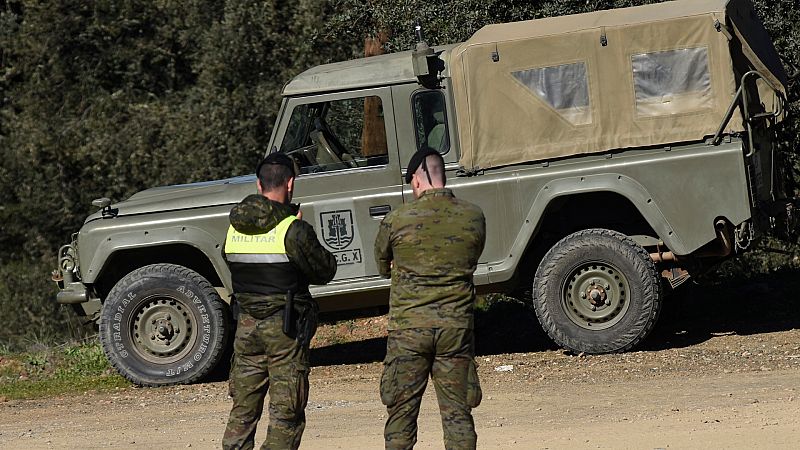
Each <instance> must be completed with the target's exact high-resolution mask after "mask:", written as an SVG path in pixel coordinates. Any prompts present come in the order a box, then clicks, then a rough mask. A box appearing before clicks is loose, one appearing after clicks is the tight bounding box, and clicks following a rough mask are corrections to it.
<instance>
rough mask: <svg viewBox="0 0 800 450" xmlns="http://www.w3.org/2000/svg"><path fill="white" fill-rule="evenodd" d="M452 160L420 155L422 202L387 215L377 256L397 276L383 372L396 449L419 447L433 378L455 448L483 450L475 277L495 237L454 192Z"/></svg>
mask: <svg viewBox="0 0 800 450" xmlns="http://www.w3.org/2000/svg"><path fill="white" fill-rule="evenodd" d="M445 181H446V180H445V175H444V162H443V160H442V157H441V155H439V153H438V152H436V151H435V150H432V149H426V150H423V151H420V152H417V153H416V154H415V155H414V156H413V157H412V158H411V162H410V163H409V167H408V171H407V174H406V182H407V183H411V187H412V190H413V193H414V197H415V198H416V200H415V201H413V202H410V203H407V204H405V205H403V206H402V207H400V208H398V209H397V210H395V211H393V212H391V213H390V214H388V215H387V216H386V217H385V218H384V220H383V222H382V223H381V226H380V229H379V231H378V236H377V238H376V241H375V259H376V260H377V261H378V264H379V268H380V272H381V274H382V275H383V276H387V277H389V276H391V279H392V288H391V296H390V306H389V337H388V340H387V346H386V347H387V348H386V360H385V361H384V369H383V376H382V377H381V386H380V392H381V401H382V402H383V404H385V405H386V406H387V410H388V416H389V417H388V419H387V420H386V426H385V428H384V438H385V441H386V448H387V449H408V448H412V447H413V446H414V444H415V443H416V441H417V416H418V414H419V407H420V403H421V402H422V394H423V393H424V392H425V388H426V386H427V383H428V377H429V376H430V377H431V379H432V380H433V384H434V387H435V388H436V397H437V399H438V401H439V412H440V414H441V416H442V428H443V430H444V443H445V447H446V448H448V449H469V448H475V445H476V441H477V435H476V434H475V425H474V423H473V421H472V408H474V407H476V406H478V404H480V401H481V388H480V384H479V383H478V374H477V372H476V369H475V360H474V354H475V353H474V335H473V322H474V320H473V309H474V303H475V287H474V285H473V282H472V275H473V273H474V272H475V268H476V266H477V264H478V257H479V256H480V254H481V252H482V251H483V246H484V243H485V240H486V222H485V219H484V216H483V212H482V211H481V209H480V208H479V207H477V206H475V205H473V204H471V203H468V202H466V201H463V200H459V199H457V198H456V197H455V196H453V192H452V191H451V190H449V189H445V188H444V185H445Z"/></svg>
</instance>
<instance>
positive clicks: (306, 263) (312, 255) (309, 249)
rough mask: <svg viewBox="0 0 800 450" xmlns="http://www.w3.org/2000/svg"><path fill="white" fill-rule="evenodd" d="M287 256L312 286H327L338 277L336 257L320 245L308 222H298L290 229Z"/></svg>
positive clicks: (287, 237)
mask: <svg viewBox="0 0 800 450" xmlns="http://www.w3.org/2000/svg"><path fill="white" fill-rule="evenodd" d="M286 254H287V255H288V256H289V260H290V261H291V262H292V263H294V265H296V266H297V267H298V268H299V269H300V270H301V271H302V272H303V275H305V277H306V279H307V280H308V282H309V283H311V284H318V285H319V284H327V283H329V282H330V281H331V280H333V277H334V276H335V275H336V257H334V256H333V253H331V252H329V251H328V250H327V249H326V248H325V247H323V246H322V244H320V242H319V240H318V239H317V233H315V232H314V227H312V226H311V225H310V224H309V223H308V222H303V221H302V220H296V221H294V223H292V226H291V227H289V230H288V232H287V234H286Z"/></svg>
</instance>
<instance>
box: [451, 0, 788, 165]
mask: <svg viewBox="0 0 800 450" xmlns="http://www.w3.org/2000/svg"><path fill="white" fill-rule="evenodd" d="M751 11H752V6H751V5H750V3H749V1H748V0H730V1H726V0H683V1H673V2H665V3H660V4H655V5H647V6H641V7H635V8H624V9H616V10H608V11H599V12H595V13H588V14H579V15H573V16H564V17H555V18H549V19H540V20H532V21H525V22H516V23H509V24H500V25H489V26H486V27H484V28H482V29H480V30H479V31H478V32H476V33H475V34H474V35H473V36H472V37H471V38H470V39H469V40H468V41H466V42H464V43H463V44H461V45H459V46H458V47H456V48H455V49H453V51H452V55H451V65H450V72H451V76H452V80H453V85H454V90H455V92H456V95H455V98H456V110H457V120H458V122H459V138H460V142H461V149H462V155H461V161H460V163H461V165H462V166H463V167H466V168H483V169H486V168H490V167H496V166H502V165H508V164H514V163H518V162H524V161H535V160H541V159H550V158H558V157H563V156H569V155H574V154H580V153H591V152H602V151H607V150H613V149H623V148H630V147H642V146H653V145H662V144H668V143H675V142H684V141H696V140H701V139H703V138H705V137H707V136H710V135H713V134H714V133H715V132H716V130H717V128H718V127H719V126H720V124H721V123H722V122H723V119H724V117H725V113H726V111H727V109H728V107H729V105H730V104H731V101H732V100H733V98H734V94H735V93H736V90H737V88H738V86H737V83H738V81H737V80H738V79H739V77H740V76H741V74H742V73H743V72H742V73H739V72H740V71H741V70H749V69H753V68H754V69H756V70H759V72H762V73H763V74H764V76H766V77H768V78H769V79H770V81H772V82H774V84H775V85H776V86H778V87H779V89H780V90H785V88H784V87H783V85H784V83H785V74H784V73H783V68H782V66H781V64H780V60H778V58H777V54H776V53H775V50H774V48H773V47H772V44H771V42H770V41H769V38H768V37H765V36H766V32H765V31H764V30H763V27H761V24H760V23H758V21H757V20H753V19H752V18H751V19H750V20H749V21H748V22H747V23H744V22H743V21H742V22H739V26H737V24H733V23H731V21H730V20H729V15H743V17H751V16H750V12H751ZM734 13H735V14H734ZM717 21H718V22H719V23H720V24H721V25H723V26H726V27H727V28H722V31H723V32H720V31H718V28H719V27H715V22H717ZM755 26H757V27H758V28H757V29H755V28H754V27H755ZM726 30H727V31H731V32H725V31H726ZM748 33H749V34H750V36H748ZM734 35H735V36H736V37H738V39H735V38H734V40H733V41H730V42H729V37H733V36H734ZM751 36H754V38H751ZM747 39H751V40H749V41H747ZM738 40H742V41H744V42H749V44H747V43H746V44H745V45H741V46H740V47H741V48H742V50H741V51H740V52H742V53H744V54H745V61H749V63H748V64H747V66H748V67H744V68H738V69H736V70H735V69H734V65H733V64H732V56H731V51H732V49H733V48H734V44H735V42H738ZM765 92H766V91H765ZM762 101H763V99H762ZM742 128H743V124H742V118H741V115H735V116H734V118H733V120H731V121H730V123H729V124H728V130H727V131H741V130H742Z"/></svg>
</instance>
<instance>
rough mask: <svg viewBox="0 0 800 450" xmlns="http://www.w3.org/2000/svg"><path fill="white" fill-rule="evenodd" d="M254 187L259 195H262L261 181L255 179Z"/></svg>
mask: <svg viewBox="0 0 800 450" xmlns="http://www.w3.org/2000/svg"><path fill="white" fill-rule="evenodd" d="M256 187H257V188H258V193H259V194H263V193H264V188H262V187H261V180H260V179H259V178H256Z"/></svg>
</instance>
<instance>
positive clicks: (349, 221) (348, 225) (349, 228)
mask: <svg viewBox="0 0 800 450" xmlns="http://www.w3.org/2000/svg"><path fill="white" fill-rule="evenodd" d="M319 221H320V228H321V229H322V240H324V241H325V244H327V245H328V247H330V248H332V249H334V250H344V249H346V248H347V247H348V246H349V245H350V244H351V243H353V237H354V236H353V234H354V232H355V227H354V226H353V212H352V211H350V210H349V209H345V210H340V211H325V212H323V213H320V215H319Z"/></svg>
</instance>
